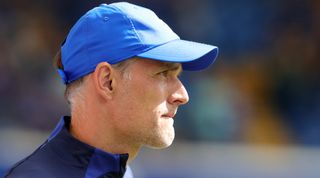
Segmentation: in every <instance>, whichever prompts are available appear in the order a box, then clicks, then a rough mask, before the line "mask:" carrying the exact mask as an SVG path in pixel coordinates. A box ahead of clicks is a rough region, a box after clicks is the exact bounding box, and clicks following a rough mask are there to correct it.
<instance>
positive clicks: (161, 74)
mask: <svg viewBox="0 0 320 178" xmlns="http://www.w3.org/2000/svg"><path fill="white" fill-rule="evenodd" d="M157 75H160V76H162V77H165V78H167V77H168V76H169V70H164V71H162V72H159V73H158V74H157Z"/></svg>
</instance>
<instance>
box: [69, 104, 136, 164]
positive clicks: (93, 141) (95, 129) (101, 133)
mask: <svg viewBox="0 0 320 178" xmlns="http://www.w3.org/2000/svg"><path fill="white" fill-rule="evenodd" d="M81 111H82V112H81ZM83 111H88V109H86V110H83V109H81V110H78V111H77V110H74V112H72V113H71V125H70V133H71V135H72V136H74V137H75V138H77V139H78V140H80V141H82V142H84V143H86V144H88V145H91V146H93V147H95V148H99V149H101V150H103V151H106V152H108V153H112V154H123V153H128V154H129V159H128V161H127V164H129V163H130V162H131V161H133V160H134V158H135V157H136V156H137V154H138V152H139V150H140V148H141V146H140V145H136V144H132V143H130V140H128V139H127V138H125V136H121V135H119V134H117V131H116V130H115V129H114V128H113V127H112V123H111V121H110V120H108V119H105V118H103V117H101V116H98V115H97V114H96V113H97V112H92V113H83ZM94 113H95V114H94Z"/></svg>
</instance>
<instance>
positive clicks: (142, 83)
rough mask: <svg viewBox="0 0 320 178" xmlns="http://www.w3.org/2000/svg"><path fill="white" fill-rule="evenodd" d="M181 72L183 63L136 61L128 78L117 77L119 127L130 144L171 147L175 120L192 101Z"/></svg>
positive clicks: (117, 124) (116, 114)
mask: <svg viewBox="0 0 320 178" xmlns="http://www.w3.org/2000/svg"><path fill="white" fill-rule="evenodd" d="M181 70H182V67H181V64H179V63H165V62H160V61H154V60H149V59H136V60H135V61H134V62H132V63H131V64H130V65H129V66H128V68H127V69H126V71H125V74H124V76H121V75H117V81H118V82H117V83H116V85H117V90H116V91H115V92H116V93H115V98H114V101H115V103H116V104H117V106H118V107H116V108H117V110H116V111H114V113H115V116H119V117H117V118H116V119H117V121H115V123H116V126H117V130H119V132H120V133H121V134H123V136H124V137H125V140H126V142H128V143H131V144H137V145H146V146H150V147H155V148H164V147H168V146H170V145H171V143H172V141H173V139H174V135H175V133H174V127H173V123H174V120H173V117H174V116H175V114H176V112H177V110H178V106H180V105H182V104H186V103H187V102H188V100H189V97H188V93H187V91H186V89H185V88H184V86H183V84H182V83H181V81H180V80H179V78H178V75H179V74H180V73H181ZM121 134H120V135H121Z"/></svg>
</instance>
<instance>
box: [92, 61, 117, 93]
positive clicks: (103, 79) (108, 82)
mask: <svg viewBox="0 0 320 178" xmlns="http://www.w3.org/2000/svg"><path fill="white" fill-rule="evenodd" d="M93 81H94V87H95V89H96V91H97V93H98V94H99V95H101V96H102V97H103V98H106V99H111V98H112V94H113V91H114V83H115V81H114V70H113V68H112V67H111V65H110V64H109V63H107V62H101V63H99V64H98V65H97V66H96V69H95V71H94V72H93Z"/></svg>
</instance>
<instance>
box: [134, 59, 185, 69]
mask: <svg viewBox="0 0 320 178" xmlns="http://www.w3.org/2000/svg"><path fill="white" fill-rule="evenodd" d="M136 62H137V64H138V65H140V66H143V67H148V68H169V69H180V68H181V64H180V63H175V62H163V61H157V60H152V59H147V58H136ZM146 69H147V68H146Z"/></svg>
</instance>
